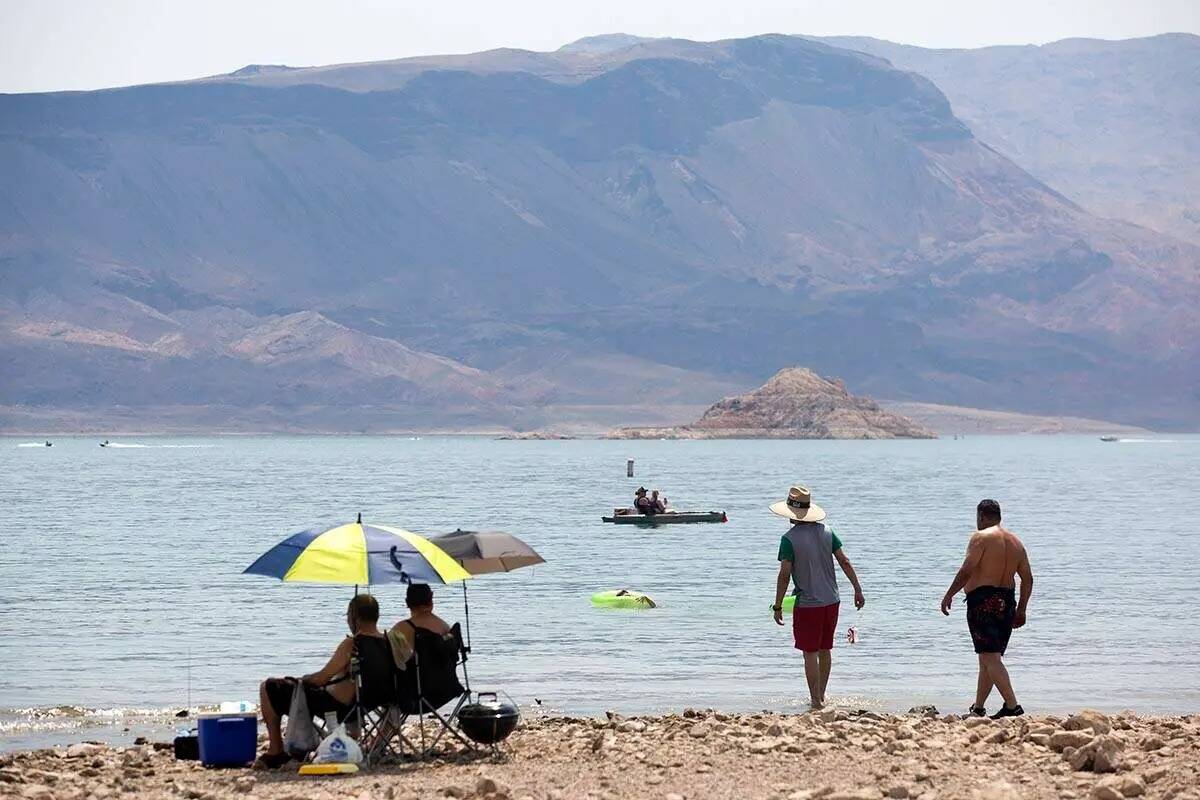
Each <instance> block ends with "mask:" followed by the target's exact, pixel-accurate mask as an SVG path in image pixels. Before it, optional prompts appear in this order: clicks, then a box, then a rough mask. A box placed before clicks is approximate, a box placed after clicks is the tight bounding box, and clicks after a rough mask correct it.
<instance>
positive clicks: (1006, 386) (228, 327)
mask: <svg viewBox="0 0 1200 800" xmlns="http://www.w3.org/2000/svg"><path fill="white" fill-rule="evenodd" d="M0 176H2V178H3V179H2V180H0V426H5V425H7V426H9V427H11V426H13V425H15V424H18V423H19V421H20V420H21V419H22V418H37V419H53V417H54V414H55V410H56V409H57V410H60V411H63V412H64V413H65V412H66V411H68V410H69V411H70V412H71V413H72V414H78V413H83V412H89V413H90V412H96V413H100V414H102V413H105V412H106V410H107V409H111V408H113V407H115V406H120V407H122V408H124V409H126V410H127V411H128V413H129V414H131V415H133V416H137V415H139V414H140V415H141V418H142V419H145V420H149V421H151V426H152V421H153V420H154V419H156V418H166V417H170V418H172V419H178V418H185V417H186V415H187V411H186V409H187V408H189V407H190V408H193V409H195V410H196V413H197V414H201V413H203V409H205V408H207V407H210V406H214V405H217V406H221V407H223V408H229V409H238V410H240V411H239V413H242V414H243V418H245V419H247V420H249V419H251V418H253V416H254V414H251V413H250V410H255V411H254V413H258V411H257V410H263V414H264V415H265V416H264V419H269V420H279V419H281V418H287V417H289V416H291V415H293V414H299V413H300V409H303V413H304V414H305V415H306V416H305V417H304V418H305V419H306V420H309V421H312V422H313V424H316V422H318V421H320V420H321V419H326V420H328V421H329V423H328V424H330V425H333V426H336V427H340V426H342V425H345V424H346V420H347V419H353V418H354V416H355V415H358V416H359V417H361V418H362V419H363V420H369V423H367V422H364V425H365V426H366V427H368V428H373V427H376V426H382V427H389V426H391V425H404V426H409V425H422V424H423V425H428V426H431V427H436V426H438V425H444V424H465V423H466V422H471V423H472V424H479V425H496V424H502V425H507V424H521V425H533V424H542V423H553V422H554V421H555V420H556V419H565V418H570V419H581V418H585V417H589V416H591V417H592V418H595V419H600V418H604V419H610V418H613V417H620V416H621V415H622V414H623V413H625V412H626V411H627V410H630V409H655V408H661V407H662V406H664V405H667V404H670V405H673V406H679V407H682V406H689V405H695V404H700V403H704V402H707V401H708V400H709V399H711V397H713V396H714V395H718V396H719V395H721V394H728V393H730V392H734V391H740V390H743V389H745V388H747V387H749V386H753V385H756V384H757V383H758V382H760V381H761V380H762V379H763V378H764V377H766V376H768V375H770V374H771V373H773V372H774V371H775V370H777V369H778V368H779V367H780V366H781V365H783V364H787V363H791V362H792V361H793V360H794V350H795V347H796V344H797V343H798V342H803V343H804V345H805V351H806V353H811V356H807V355H806V360H807V361H808V363H810V364H811V365H812V366H813V368H814V369H817V370H818V371H821V372H824V373H826V374H839V375H843V376H845V378H846V379H847V381H848V383H849V385H851V386H853V387H854V388H855V389H856V390H859V389H861V390H865V391H870V392H873V393H875V394H877V395H884V396H887V397H889V398H893V399H895V400H920V401H925V402H938V403H950V404H955V405H969V406H983V407H988V408H1001V409H1012V410H1021V411H1030V412H1037V413H1055V414H1057V413H1086V414H1089V415H1093V416H1103V417H1106V418H1113V419H1118V420H1124V421H1131V422H1137V423H1142V424H1151V425H1165V426H1181V425H1182V426H1186V425H1188V424H1194V421H1195V419H1197V416H1198V414H1200V398H1198V397H1197V396H1196V395H1195V393H1194V386H1195V381H1196V378H1197V372H1196V371H1197V364H1198V363H1200V344H1198V343H1200V319H1198V317H1197V315H1196V314H1195V312H1194V309H1195V308H1196V304H1197V301H1198V300H1200V270H1198V269H1197V265H1198V264H1200V255H1198V252H1200V251H1198V250H1197V249H1196V248H1193V247H1191V246H1189V245H1186V244H1183V243H1180V242H1178V241H1175V240H1171V239H1168V238H1165V237H1163V236H1161V235H1158V234H1155V233H1153V232H1150V231H1147V230H1145V229H1141V228H1137V227H1135V226H1132V225H1125V224H1121V223H1114V222H1111V221H1106V220H1101V219H1099V218H1097V217H1094V216H1092V215H1091V214H1089V213H1088V212H1087V211H1085V210H1084V209H1083V208H1081V207H1080V206H1078V205H1077V204H1076V203H1075V202H1074V201H1073V200H1072V199H1070V198H1069V197H1067V196H1064V195H1063V194H1061V193H1059V192H1057V191H1055V190H1054V189H1051V188H1050V187H1048V186H1046V185H1045V184H1043V183H1042V182H1040V181H1039V180H1037V179H1036V178H1034V177H1033V176H1031V175H1029V174H1028V173H1027V172H1025V171H1024V170H1023V169H1022V168H1021V167H1019V166H1018V165H1017V164H1014V163H1013V162H1012V161H1010V160H1009V159H1007V158H1006V157H1004V156H1003V155H1001V154H1000V153H998V152H997V151H996V150H995V149H993V148H992V147H991V146H989V144H987V143H985V141H981V140H980V139H979V138H977V137H976V136H975V135H974V134H973V133H972V131H971V129H970V128H969V127H968V126H967V125H966V124H964V123H963V122H962V121H961V120H959V119H958V118H957V117H956V116H955V115H954V114H953V113H952V111H951V107H950V104H949V103H948V102H947V100H946V98H945V96H943V95H942V93H941V92H940V91H939V90H938V89H937V87H935V86H934V85H933V84H932V83H930V82H929V81H928V80H926V79H925V78H922V77H920V76H918V75H914V74H912V73H908V72H903V71H900V70H897V69H895V68H893V67H892V66H890V65H889V64H888V63H886V62H885V61H883V60H880V59H877V58H875V57H872V56H869V55H864V54H861V53H856V52H851V51H848V50H844V49H839V48H835V47H831V46H828V45H825V44H820V43H816V42H812V41H808V40H804V39H798V38H794V37H782V36H764V37H755V38H752V39H744V40H733V41H724V42H715V43H696V42H686V41H679V40H653V41H645V42H640V41H639V42H634V43H632V44H630V43H628V42H627V41H619V42H617V41H607V42H601V43H596V42H592V43H590V44H588V45H587V46H580V47H576V48H565V49H564V50H561V51H558V52H555V53H529V52H524V51H512V50H504V51H493V52H489V53H481V54H475V55H471V56H447V57H436V58H425V59H407V60H402V61H397V62H386V63H380V64H365V65H341V66H334V67H324V68H315V69H302V70H295V69H278V68H266V67H264V68H260V69H250V70H239V72H238V73H235V74H233V75H230V76H218V77H216V78H212V79H206V80H202V81H195V82H191V83H184V84H172V85H157V86H144V87H133V88H129V89H120V90H110V91H102V92H87V93H66V94H44V95H20V96H3V97H0ZM247 414H248V415H249V416H245V415H247ZM651 416H653V413H651ZM625 419H627V421H628V422H631V423H633V422H637V421H638V419H635V418H630V417H625ZM639 419H645V421H646V422H650V421H652V420H651V419H649V418H639ZM247 424H252V423H250V422H247ZM274 424H275V422H270V423H269V425H274ZM355 429H358V428H357V427H355Z"/></svg>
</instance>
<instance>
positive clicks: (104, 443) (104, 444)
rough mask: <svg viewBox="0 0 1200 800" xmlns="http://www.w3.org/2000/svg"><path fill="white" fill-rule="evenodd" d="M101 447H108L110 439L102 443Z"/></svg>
mask: <svg viewBox="0 0 1200 800" xmlns="http://www.w3.org/2000/svg"><path fill="white" fill-rule="evenodd" d="M100 446H101V447H108V439H105V440H104V441H103V442H101V443H100Z"/></svg>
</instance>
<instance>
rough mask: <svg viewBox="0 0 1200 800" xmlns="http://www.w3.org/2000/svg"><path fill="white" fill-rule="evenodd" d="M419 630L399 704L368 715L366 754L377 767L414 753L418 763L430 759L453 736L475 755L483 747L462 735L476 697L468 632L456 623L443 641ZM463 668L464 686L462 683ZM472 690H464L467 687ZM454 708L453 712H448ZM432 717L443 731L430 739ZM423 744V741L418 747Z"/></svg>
mask: <svg viewBox="0 0 1200 800" xmlns="http://www.w3.org/2000/svg"><path fill="white" fill-rule="evenodd" d="M411 627H412V629H413V654H412V656H411V657H410V658H409V660H408V662H407V663H406V664H405V667H404V669H402V670H399V671H398V673H397V677H398V683H397V687H396V697H395V701H394V702H393V703H390V704H388V705H387V706H386V707H381V708H380V709H378V711H377V712H376V713H371V714H367V715H366V717H367V722H366V725H367V728H366V729H365V730H364V734H365V735H364V737H363V738H362V739H361V740H360V741H361V742H365V743H366V746H365V747H364V752H365V753H366V754H367V756H368V760H369V761H370V762H372V763H374V762H375V761H377V760H381V759H383V758H386V757H388V756H393V757H397V758H399V757H403V756H404V755H407V754H409V753H411V754H412V755H413V756H414V757H416V758H426V757H428V756H429V755H430V754H431V753H432V752H433V751H434V749H435V748H436V747H437V746H438V744H439V743H441V742H442V741H443V739H444V737H445V736H446V734H449V735H451V736H453V737H454V738H456V739H457V740H458V741H459V742H460V743H461V744H462V745H463V746H464V747H466V748H467V749H469V750H472V751H474V750H476V749H478V747H477V745H476V744H475V743H474V742H472V741H471V740H470V739H468V738H467V737H465V736H464V735H463V734H462V731H461V730H460V729H459V725H458V712H459V710H460V709H461V708H462V707H463V705H464V704H465V703H466V702H467V700H468V698H469V697H470V691H469V686H470V681H469V678H468V677H467V654H468V652H469V651H468V650H467V648H466V646H465V645H464V644H463V637H462V628H461V627H460V626H459V625H458V624H457V623H455V625H454V626H452V627H451V629H450V632H449V633H447V634H445V635H439V634H436V633H434V632H432V631H429V630H426V629H424V628H417V627H416V626H411ZM460 667H461V668H462V673H463V680H462V681H461V682H460V681H459V678H458V670H459V668H460ZM464 682H465V683H466V684H467V686H464V685H463V683H464ZM451 702H453V703H454V705H453V706H452V707H451V709H450V711H448V712H446V711H443V710H442V709H444V708H445V707H446V706H447V705H448V704H450V703H451ZM413 717H416V718H417V734H416V737H410V736H409V735H406V734H405V732H404V726H405V725H406V724H407V723H408V722H410V721H411V720H412V718H413ZM426 717H432V718H433V720H434V721H436V723H437V725H438V730H437V732H436V734H427V732H426V729H425V721H426ZM413 738H417V741H413Z"/></svg>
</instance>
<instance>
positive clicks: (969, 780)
mask: <svg viewBox="0 0 1200 800" xmlns="http://www.w3.org/2000/svg"><path fill="white" fill-rule="evenodd" d="M1198 734H1200V716H1195V715H1193V716H1178V717H1146V716H1139V715H1136V714H1132V713H1126V714H1119V715H1103V714H1099V713H1097V712H1091V711H1085V712H1081V713H1080V714H1077V715H1074V716H1071V717H1065V718H1064V717H1051V716H1026V717H1021V718H1018V719H1009V720H1003V721H1000V722H992V721H989V720H984V719H963V718H961V717H958V716H944V717H943V716H938V715H937V713H936V711H934V710H932V709H925V710H915V709H914V711H913V712H910V713H909V714H907V715H881V714H875V713H871V712H847V711H841V710H838V711H833V710H828V711H824V712H816V713H809V714H798V715H779V714H724V713H720V712H713V711H693V710H688V711H685V712H684V713H683V714H677V715H667V716H653V717H629V718H625V717H621V716H618V715H610V716H609V718H608V719H591V718H565V717H557V718H545V719H530V720H525V721H523V722H522V724H521V727H520V728H519V729H518V730H517V732H516V733H515V734H514V735H513V736H512V737H511V738H510V739H509V740H508V742H506V743H505V747H504V750H503V751H502V753H501V755H499V756H498V757H492V756H483V757H473V756H463V755H459V754H454V753H450V754H446V755H444V756H443V757H440V758H437V759H435V760H432V761H427V762H406V763H401V764H389V765H383V766H379V767H376V768H374V769H371V770H369V771H364V772H360V773H359V774H357V775H353V776H345V777H333V778H328V777H303V776H299V775H297V774H296V773H295V766H296V765H295V764H293V765H291V766H290V767H289V768H284V769H282V770H278V771H274V772H265V771H257V770H248V769H226V770H216V769H204V768H202V767H201V766H200V765H199V764H197V763H196V762H177V761H175V760H174V758H173V755H172V753H171V750H170V748H169V745H167V744H165V743H146V744H142V745H137V746H132V747H111V746H107V745H98V744H84V743H81V744H76V745H72V746H70V747H66V748H56V749H53V750H37V751H33V752H25V753H8V754H4V755H2V756H0V796H3V797H21V798H30V800H50V799H51V798H64V799H69V800H86V798H95V799H96V800H117V799H118V798H187V799H188V800H223V799H224V798H262V799H263V800H267V799H268V798H269V799H271V800H301V799H302V798H304V799H306V800H307V799H308V798H313V799H314V800H324V799H325V798H329V799H330V800H333V799H334V798H339V799H340V798H354V800H372V799H373V798H379V799H380V800H409V799H410V798H443V797H454V798H472V799H477V800H505V799H506V798H508V799H510V800H519V799H520V798H534V799H535V800H573V799H574V798H589V799H590V800H608V799H609V798H657V799H658V800H702V799H704V798H731V799H732V798H738V799H739V800H740V799H741V798H772V799H773V800H818V799H821V798H823V799H824V800H881V799H882V798H924V799H925V800H937V799H939V798H941V799H944V800H951V799H956V798H968V799H970V798H975V799H977V800H1015V799H1016V798H1095V799H1096V800H1120V798H1124V797H1146V798H1163V800H1185V799H1187V798H1192V799H1193V800H1200V735H1198Z"/></svg>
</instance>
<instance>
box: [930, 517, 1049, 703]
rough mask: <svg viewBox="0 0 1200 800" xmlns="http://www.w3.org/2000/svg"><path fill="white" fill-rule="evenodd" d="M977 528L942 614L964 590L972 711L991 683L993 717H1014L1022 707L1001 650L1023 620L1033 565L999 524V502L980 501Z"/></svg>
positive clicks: (983, 701)
mask: <svg viewBox="0 0 1200 800" xmlns="http://www.w3.org/2000/svg"><path fill="white" fill-rule="evenodd" d="M975 524H976V528H977V530H976V531H975V533H973V534H971V541H970V542H969V543H968V544H967V555H966V558H965V559H963V564H962V566H961V567H960V568H959V570H958V573H957V574H956V575H955V576H954V581H953V582H952V583H951V584H950V588H949V589H947V590H946V595H945V596H944V597H943V598H942V613H943V614H945V615H946V616H949V615H950V605H951V604H952V603H953V602H954V595H956V594H958V593H959V591H961V590H963V589H965V590H966V592H967V628H968V630H969V631H970V633H971V641H972V642H973V643H974V645H975V653H976V654H977V655H978V656H979V678H978V680H977V681H976V684H975V704H974V705H972V706H971V709H970V710H971V713H972V714H973V715H975V716H977V717H982V716H983V715H984V714H986V713H987V710H986V709H985V708H984V703H986V702H987V698H988V695H989V694H991V693H992V687H993V686H995V687H996V688H997V689H999V690H1000V695H1001V697H1003V698H1004V706H1003V707H1002V708H1001V709H1000V710H999V711H997V712H996V713H995V714H993V715H992V719H1001V718H1003V717H1019V716H1021V715H1022V714H1024V713H1025V709H1023V708H1021V705H1020V704H1019V703H1018V702H1017V695H1016V692H1014V691H1013V687H1012V680H1011V679H1010V678H1009V675H1008V668H1007V667H1005V666H1004V652H1005V651H1006V650H1007V649H1008V640H1009V637H1010V636H1012V632H1013V628H1020V627H1021V626H1022V625H1024V624H1025V611H1026V609H1027V608H1028V607H1029V598H1030V596H1031V595H1032V594H1033V570H1032V569H1031V568H1030V566H1029V554H1028V553H1026V552H1025V545H1024V544H1022V542H1021V540H1020V539H1018V538H1017V536H1016V534H1014V533H1012V532H1011V531H1009V530H1007V529H1005V528H1004V527H1003V526H1002V525H1001V524H1000V504H999V503H997V502H996V501H995V500H981V501H980V502H979V505H978V506H977V507H976V509H975ZM1018 575H1019V576H1020V577H1021V599H1020V600H1019V601H1018V600H1017V597H1016V577H1017V576H1018Z"/></svg>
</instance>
